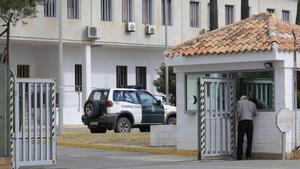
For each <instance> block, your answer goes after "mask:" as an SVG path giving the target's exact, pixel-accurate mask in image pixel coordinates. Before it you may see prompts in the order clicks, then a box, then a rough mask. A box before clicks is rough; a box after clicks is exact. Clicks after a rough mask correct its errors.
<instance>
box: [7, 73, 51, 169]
mask: <svg viewBox="0 0 300 169" xmlns="http://www.w3.org/2000/svg"><path fill="white" fill-rule="evenodd" d="M13 88H14V90H13V91H14V92H13V93H14V98H13V97H12V95H11V103H12V101H13V102H14V106H13V107H14V110H11V115H10V116H11V117H10V119H11V126H12V129H11V131H13V132H11V138H12V141H11V145H12V147H11V148H12V151H11V156H12V162H13V163H12V165H13V168H16V169H18V167H20V166H34V165H49V164H55V162H56V133H55V109H56V105H55V81H54V80H53V79H49V80H43V79H39V80H31V79H16V80H15V81H14V82H13V78H11V89H13ZM11 105H12V104H11Z"/></svg>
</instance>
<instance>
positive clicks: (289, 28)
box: [167, 13, 300, 159]
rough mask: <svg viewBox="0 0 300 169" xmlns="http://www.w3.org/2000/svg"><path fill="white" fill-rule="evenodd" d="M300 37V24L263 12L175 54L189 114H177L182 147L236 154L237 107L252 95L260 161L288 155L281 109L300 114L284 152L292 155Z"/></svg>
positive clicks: (296, 139)
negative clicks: (279, 124)
mask: <svg viewBox="0 0 300 169" xmlns="http://www.w3.org/2000/svg"><path fill="white" fill-rule="evenodd" d="M293 34H294V35H295V37H294V36H293ZM245 37H247V38H245ZM299 38H300V27H299V26H296V25H293V24H290V23H287V22H284V21H282V20H280V19H278V18H276V17H275V16H274V15H271V14H267V13H262V14H258V15H255V16H253V17H251V18H248V19H246V20H243V21H240V22H237V23H235V24H232V25H230V26H226V27H223V28H220V29H218V30H215V31H212V32H209V33H207V34H204V35H202V36H199V37H197V38H194V39H192V40H190V41H188V42H186V43H183V44H181V45H179V46H177V47H174V48H173V49H171V50H170V51H169V52H168V58H167V65H169V66H174V70H175V73H176V85H177V86H176V87H177V89H176V91H177V111H178V112H183V113H178V114H177V148H178V149H184V150H186V149H188V150H198V147H197V146H198V143H200V145H201V151H202V153H203V154H204V155H228V154H231V153H232V152H235V150H236V149H235V145H236V144H235V140H236V134H237V133H236V126H235V124H236V120H235V119H236V118H235V113H236V110H235V105H236V102H237V100H239V98H240V97H241V96H242V95H246V96H248V97H249V98H250V100H252V101H254V102H255V103H256V105H257V108H258V113H257V116H256V117H254V120H253V123H254V125H253V129H254V134H253V138H254V139H253V149H252V150H253V152H254V153H255V154H256V157H264V158H268V159H270V158H280V157H281V152H282V145H283V144H282V139H281V137H282V135H281V133H280V131H279V130H278V128H277V126H276V120H275V119H276V115H277V113H278V112H279V111H280V110H281V109H290V110H291V111H292V112H293V115H294V117H295V118H292V120H291V121H289V122H290V124H291V127H292V128H291V130H290V131H288V132H287V133H286V135H285V137H284V138H285V139H286V142H284V143H285V146H286V148H285V150H284V151H285V153H287V154H289V153H291V152H292V150H293V149H294V148H295V147H296V146H298V145H299V144H300V135H299V134H300V132H299V131H300V127H299V125H300V121H299V119H300V118H299V115H300V113H299V112H298V113H297V114H296V113H295V112H297V110H298V109H299V108H300V104H299V97H300V96H299V94H297V98H296V99H295V97H294V96H295V93H296V92H297V93H298V92H299V84H298V85H297V86H298V87H297V88H296V86H295V83H294V79H295V78H294V73H295V74H296V76H297V79H296V80H297V82H298V83H299V81H300V76H299V75H300V73H299V70H298V69H299V63H300V61H299V42H300V41H299V40H300V39H299ZM294 42H295V43H296V46H295V45H294ZM294 51H296V52H295V53H296V55H294ZM294 70H295V71H294ZM296 70H297V72H296ZM182 96H184V97H182ZM296 100H298V102H297V101H296ZM296 103H297V104H296ZM199 104H200V105H199ZM198 107H200V110H198ZM198 113H200V114H201V117H200V120H199V121H200V127H199V126H198V119H199V118H198V116H197V114H198ZM198 131H200V138H201V139H200V140H198V137H197V136H198V135H197V132H198Z"/></svg>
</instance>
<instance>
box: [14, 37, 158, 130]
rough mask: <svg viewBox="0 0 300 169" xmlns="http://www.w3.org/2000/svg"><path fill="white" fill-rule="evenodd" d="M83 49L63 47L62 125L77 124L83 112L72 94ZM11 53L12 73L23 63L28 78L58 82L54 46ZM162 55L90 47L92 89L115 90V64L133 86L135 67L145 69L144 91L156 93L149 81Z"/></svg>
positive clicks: (21, 47)
mask: <svg viewBox="0 0 300 169" xmlns="http://www.w3.org/2000/svg"><path fill="white" fill-rule="evenodd" d="M84 48H85V46H84V45H79V44H77V45H76V44H75V45H65V46H64V97H65V99H64V124H81V115H82V114H83V110H82V107H81V106H80V107H79V99H80V104H81V105H82V104H83V103H82V100H81V93H80V95H78V93H77V92H75V87H74V85H75V64H82V60H83V56H84ZM11 51H12V52H11V58H12V68H13V70H14V72H15V73H16V72H17V65H18V64H27V65H30V78H56V79H58V46H56V45H54V44H22V43H13V45H12V48H11ZM162 53H163V51H161V50H158V49H135V48H103V47H92V87H96V88H115V87H116V65H125V66H128V84H129V85H134V84H135V82H136V79H135V78H136V76H135V73H136V72H135V67H136V66H146V68H147V90H149V91H150V92H151V93H153V94H157V92H156V89H155V87H154V86H153V85H152V82H153V81H154V80H155V79H157V77H158V75H157V73H156V69H158V68H159V66H160V64H161V63H162V61H163V59H162ZM58 84H59V83H58V81H57V85H58ZM58 88H59V86H57V91H58ZM79 108H80V111H78V109H79Z"/></svg>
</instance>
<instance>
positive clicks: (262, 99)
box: [234, 71, 275, 110]
mask: <svg viewBox="0 0 300 169" xmlns="http://www.w3.org/2000/svg"><path fill="white" fill-rule="evenodd" d="M234 78H235V79H237V99H239V98H240V97H241V96H242V95H246V96H247V97H248V98H249V100H251V101H253V102H254V103H255V104H256V106H257V109H260V110H273V109H274V96H275V95H274V73H273V72H272V71H268V72H246V73H236V74H234Z"/></svg>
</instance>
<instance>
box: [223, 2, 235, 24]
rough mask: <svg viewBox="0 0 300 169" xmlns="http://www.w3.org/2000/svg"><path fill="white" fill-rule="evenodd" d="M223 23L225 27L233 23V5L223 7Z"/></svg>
mask: <svg viewBox="0 0 300 169" xmlns="http://www.w3.org/2000/svg"><path fill="white" fill-rule="evenodd" d="M225 17H226V18H225V21H226V23H225V24H226V25H229V24H232V23H233V22H234V7H233V5H225Z"/></svg>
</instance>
